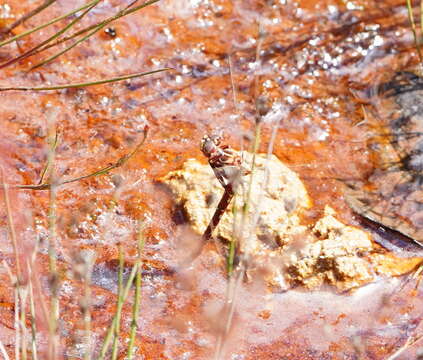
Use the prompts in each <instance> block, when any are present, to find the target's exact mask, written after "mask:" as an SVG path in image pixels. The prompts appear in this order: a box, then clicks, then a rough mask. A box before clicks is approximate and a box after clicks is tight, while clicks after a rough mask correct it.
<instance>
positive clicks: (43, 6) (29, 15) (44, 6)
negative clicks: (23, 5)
mask: <svg viewBox="0 0 423 360" xmlns="http://www.w3.org/2000/svg"><path fill="white" fill-rule="evenodd" d="M55 2H56V0H45V1H44V2H43V3H42V4H41V5H40V6H38V7H37V8H35V9H34V10H32V11H30V12H29V13H27V14H25V15H24V16H22V17H21V18H19V19H18V20H16V21H15V22H14V23H13V24H11V25H10V26H8V27H7V28H6V29H5V30H3V31H2V32H4V33H9V32H10V31H12V30H13V29H14V28H15V27H17V26H19V25H20V24H22V23H23V22H25V21H27V20H29V19H30V18H32V17H33V16H35V15H37V14H39V13H40V12H41V11H43V10H45V9H47V8H48V7H49V6H50V5H52V4H53V3H55Z"/></svg>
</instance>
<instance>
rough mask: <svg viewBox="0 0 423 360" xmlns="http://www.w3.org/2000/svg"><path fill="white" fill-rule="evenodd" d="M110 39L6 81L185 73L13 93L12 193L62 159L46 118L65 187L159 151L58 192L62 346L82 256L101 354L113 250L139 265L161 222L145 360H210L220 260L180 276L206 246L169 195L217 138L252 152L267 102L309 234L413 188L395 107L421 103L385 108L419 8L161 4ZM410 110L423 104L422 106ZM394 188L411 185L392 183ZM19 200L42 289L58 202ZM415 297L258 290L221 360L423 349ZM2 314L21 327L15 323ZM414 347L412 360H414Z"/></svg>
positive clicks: (374, 287)
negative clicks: (359, 195)
mask: <svg viewBox="0 0 423 360" xmlns="http://www.w3.org/2000/svg"><path fill="white" fill-rule="evenodd" d="M37 3H40V1H38V2H37ZM124 3H127V2H123V1H117V0H115V1H110V2H109V1H108V2H104V3H101V4H100V5H99V6H98V7H97V8H96V9H95V11H94V12H93V13H92V14H90V15H88V16H87V17H86V18H85V19H84V20H83V23H84V24H85V25H87V24H92V23H94V22H95V21H98V19H101V18H103V17H105V16H108V15H111V14H113V13H114V12H115V11H116V10H117V9H118V8H121V7H122V6H123V4H124ZM7 4H8V5H9V6H10V10H7V9H6V7H5V5H3V7H1V8H0V18H5V19H6V20H7V21H13V19H12V16H18V15H19V14H23V13H25V12H26V11H28V10H29V9H30V8H32V7H33V6H35V2H30V3H29V2H28V3H27V2H18V1H14V0H11V1H7ZM78 4H82V1H80V2H78ZM72 6H76V4H75V5H74V3H72V5H70V3H69V2H66V1H59V2H58V4H56V5H54V6H51V7H50V8H48V9H47V10H46V11H45V12H43V13H42V14H41V15H39V16H37V17H35V18H33V19H31V20H29V21H28V22H26V23H25V24H24V25H21V26H20V28H18V29H17V30H16V32H17V33H18V32H21V31H23V30H26V29H27V28H30V27H31V26H34V25H36V24H39V23H40V22H41V21H43V20H46V19H47V18H50V17H52V16H57V15H59V14H63V13H64V12H66V11H69V10H71V9H72ZM54 28H56V30H57V29H58V27H55V26H53V28H52V29H54ZM113 28H114V30H115V32H116V36H115V37H111V36H110V35H108V34H106V33H101V34H98V35H97V36H95V37H93V38H92V39H90V40H89V41H88V42H87V43H85V44H82V45H81V46H79V47H76V48H75V49H73V50H72V51H70V52H68V53H67V54H66V55H64V56H62V57H61V58H59V59H58V60H56V61H55V62H53V63H51V64H50V65H47V66H44V67H42V68H40V69H37V70H35V71H31V72H26V70H27V69H28V68H29V67H31V65H34V64H35V63H37V62H39V61H41V60H42V59H43V58H45V57H46V55H43V54H39V55H36V56H33V57H31V58H28V59H26V60H24V61H22V62H21V63H18V64H15V65H13V66H11V67H8V68H5V69H2V70H0V86H17V85H28V86H37V85H47V84H60V83H73V82H75V83H76V82H81V81H86V80H89V79H100V78H106V77H112V76H115V75H120V74H127V73H131V72H135V71H147V70H150V69H157V68H161V67H165V66H169V67H172V68H174V69H175V70H174V71H169V72H167V73H161V74H157V75H153V76H150V77H145V78H141V79H136V80H131V81H127V82H124V83H117V84H114V85H102V86H95V87H89V88H86V89H80V90H62V91H57V92H26V93H23V92H2V93H0V98H1V100H0V114H1V118H2V119H3V121H2V122H1V123H0V127H1V131H0V134H1V135H0V139H1V141H0V148H1V151H0V156H1V166H2V167H3V171H4V177H5V179H6V181H7V182H8V183H11V184H33V183H37V181H38V179H39V176H40V172H41V171H42V169H43V166H44V164H45V162H46V157H47V153H48V145H47V135H48V130H49V129H48V123H47V114H48V111H49V109H57V110H58V113H57V117H56V119H55V122H56V125H57V129H58V131H59V134H60V137H59V145H58V147H57V159H56V171H57V174H58V176H59V177H60V178H63V179H68V178H73V177H75V176H79V175H82V174H86V173H88V172H90V171H94V170H98V169H99V168H102V167H105V166H107V165H108V164H110V163H112V162H114V161H116V160H117V159H118V158H119V157H121V156H123V155H124V154H126V153H128V152H129V151H131V149H132V148H134V146H135V145H136V143H137V142H138V141H139V139H141V138H142V135H143V129H144V126H145V125H146V124H148V126H149V128H150V130H149V134H148V138H147V141H146V143H145V145H144V146H143V147H142V148H141V150H140V152H139V153H137V154H136V156H134V157H133V158H132V159H131V160H130V161H129V162H128V163H127V164H125V166H124V167H122V168H119V169H117V170H115V171H114V172H113V174H110V175H106V176H102V177H97V178H91V179H88V180H85V181H80V182H77V183H72V184H68V185H66V186H63V187H61V188H60V189H59V190H58V194H57V207H58V210H57V211H58V216H57V220H58V241H59V251H58V253H59V260H60V266H61V267H62V268H63V269H64V270H63V277H64V280H66V285H67V286H66V287H64V290H66V291H64V293H63V297H62V299H61V302H62V304H61V311H62V317H63V319H64V322H65V323H64V325H63V331H65V330H66V331H68V333H70V334H72V333H76V332H75V331H76V329H80V328H81V321H80V320H79V318H80V316H81V314H80V309H79V306H78V301H77V299H78V297H79V296H80V295H81V292H82V291H83V287H82V284H81V283H80V282H79V281H77V280H72V279H71V273H72V271H71V270H72V266H73V264H74V260H73V258H74V256H75V253H77V252H79V251H81V250H83V249H84V250H87V249H89V250H91V251H93V252H94V253H95V254H96V264H97V265H96V267H95V269H96V272H95V276H94V278H93V282H94V284H93V286H92V291H93V302H94V308H93V329H94V333H95V335H96V336H95V339H96V344H99V343H100V336H101V335H102V334H104V331H105V327H106V326H107V324H108V323H109V321H110V318H111V316H112V313H113V309H114V304H115V301H116V294H115V291H116V283H115V282H113V279H112V277H113V273H114V274H116V269H117V268H116V261H117V257H118V250H117V246H118V244H119V243H121V244H122V246H123V248H124V250H125V255H126V258H127V260H126V261H127V264H126V265H127V267H129V266H130V265H131V264H133V262H134V261H135V258H136V226H137V225H136V223H137V220H138V219H139V218H142V219H143V218H148V219H149V225H148V226H147V230H146V247H145V252H144V255H143V258H144V260H145V265H144V282H143V288H142V305H141V317H140V324H141V330H140V336H139V338H138V339H137V346H138V348H139V349H138V351H139V353H138V355H137V356H138V357H137V358H139V359H142V358H143V357H142V356H144V358H146V359H159V358H163V359H209V358H210V357H211V354H212V353H213V351H214V346H215V342H216V334H218V333H219V331H220V330H221V327H222V324H221V322H222V318H223V317H222V316H221V314H220V313H219V311H220V310H221V307H222V304H223V301H224V298H225V291H226V285H227V277H226V274H225V270H224V266H225V264H224V259H223V258H222V257H221V256H220V255H219V254H218V253H216V251H215V249H214V248H213V246H212V245H211V244H210V246H207V247H206V249H205V251H204V252H203V254H202V255H201V256H200V257H199V258H198V259H197V260H196V261H195V262H194V263H193V264H192V267H191V268H189V269H186V270H184V271H179V272H176V273H175V272H174V269H175V267H176V266H177V264H178V263H179V261H180V260H181V259H183V258H184V255H185V254H184V253H185V252H186V250H185V249H186V247H190V246H193V244H194V243H195V242H197V241H198V240H199V237H198V236H197V235H195V234H194V233H193V232H192V231H191V230H190V229H189V228H188V226H187V225H186V224H180V221H178V219H177V216H175V211H174V203H173V200H172V198H171V196H170V193H169V192H168V191H167V190H166V189H164V188H163V187H162V186H161V185H159V184H158V183H157V179H158V178H160V177H161V176H163V175H165V174H166V173H168V172H169V171H171V170H175V169H178V168H180V167H181V164H182V163H183V162H184V161H185V160H186V159H188V158H191V157H195V158H198V159H200V160H202V161H204V162H205V159H204V158H203V156H202V155H201V153H200V150H199V141H200V139H201V137H202V136H203V135H204V134H205V133H208V132H211V131H215V130H219V129H223V130H224V131H225V132H226V133H227V135H228V138H229V143H230V144H231V145H232V146H233V147H234V148H236V149H240V148H241V147H246V146H248V139H251V137H252V135H253V123H254V116H255V99H256V98H257V97H258V96H262V97H264V98H265V99H266V100H267V102H268V104H269V106H270V111H269V112H268V114H267V115H266V116H265V117H264V128H263V136H262V142H261V151H266V149H267V145H268V144H269V141H270V138H271V135H272V131H274V129H275V127H276V126H277V130H276V131H277V132H276V138H275V143H274V153H275V154H276V155H277V156H278V157H279V158H280V159H281V160H282V161H284V162H285V163H286V164H288V165H289V166H290V167H291V168H292V169H293V170H295V171H296V172H298V173H299V175H300V176H301V178H302V180H303V181H304V182H305V184H306V186H307V189H308V191H309V193H310V195H311V197H312V199H313V203H314V207H313V209H312V210H311V211H310V212H309V214H308V218H307V219H304V222H305V223H307V221H310V222H311V221H312V220H313V219H314V220H315V219H316V218H318V217H320V216H321V213H322V210H323V207H324V206H325V205H326V204H330V205H331V206H332V207H334V208H335V209H337V211H338V212H339V213H340V214H341V217H342V220H343V221H345V222H346V223H350V224H356V225H357V224H358V222H357V221H356V219H355V218H354V216H353V214H352V212H351V211H350V209H349V206H348V204H347V203H346V201H345V199H344V197H343V191H344V190H343V184H344V182H348V183H349V184H353V185H354V186H359V187H360V188H367V189H370V190H372V189H374V188H375V187H376V188H377V189H378V191H377V194H379V195H380V194H382V195H383V196H385V195H387V197H388V199H391V198H392V197H393V196H392V195H390V194H392V191H393V190H392V186H394V185H397V184H398V183H404V181H403V179H404V176H407V174H406V175H404V174H402V173H400V174H399V175H398V171H390V170H392V166H388V167H387V166H386V163H387V159H392V157H395V154H393V153H392V149H393V148H394V149H398V148H399V149H400V151H401V153H404V152H405V153H410V152H412V151H413V149H414V147H413V146H417V144H419V142H418V141H421V140H418V139H419V138H418V137H415V138H414V140H413V142H404V141H403V139H402V138H401V142H400V143H398V144H397V143H395V145H396V147H392V146H391V143H392V141H389V139H392V134H395V132H396V131H397V132H400V133H404V132H406V131H411V130H410V129H409V128H407V129H405V128H404V127H402V128H401V127H399V128H398V126H397V127H393V125H392V124H393V123H392V121H394V120H395V119H398V112H401V111H404V110H401V109H398V102H399V106H400V107H401V104H406V100H407V99H410V98H404V97H403V98H402V99H403V102H402V103H401V102H400V100H401V99H399V98H398V96H396V97H395V96H394V97H392V96H391V97H389V96H386V95H384V94H382V93H381V92H379V91H378V89H379V84H386V83H388V82H389V81H392V79H393V78H394V77H395V76H396V74H397V73H398V72H399V71H405V70H412V69H415V67H416V65H417V61H418V58H417V56H416V53H415V49H414V45H413V39H412V33H411V31H410V27H409V24H408V19H407V12H406V7H405V4H404V2H400V1H394V0H386V1H335V0H334V1H326V0H325V1H314V0H313V1H311V0H307V1H297V2H285V1H283V0H280V1H268V2H260V1H233V2H229V1H226V0H215V1H208V0H207V1H193V0H184V1H178V2H177V3H176V2H175V1H172V0H162V1H161V2H159V3H158V4H156V5H153V6H151V7H147V8H145V9H143V10H141V11H140V12H139V13H137V14H134V15H130V16H128V17H125V18H123V19H121V20H119V21H117V22H116V23H115V24H114V25H113ZM52 29H50V28H49V29H46V30H43V32H42V33H41V34H39V35H38V36H31V37H29V38H26V39H25V40H22V41H20V42H19V46H17V45H15V44H11V45H10V46H7V47H4V48H2V49H0V59H2V61H7V60H9V59H10V58H11V57H12V56H16V55H18V54H19V52H20V51H23V50H24V49H29V48H30V47H31V46H34V45H35V44H37V42H38V41H39V39H40V38H41V39H44V38H45V37H47V36H48V34H51V33H52ZM259 29H261V30H260V31H259ZM257 49H259V50H257ZM48 53H49V54H53V50H49V51H48ZM228 54H230V59H231V68H230V67H229V61H228ZM257 54H258V55H257ZM230 70H231V72H232V78H233V86H232V81H231V76H230ZM233 88H234V89H235V93H234V92H233ZM408 94H409V93H408ZM413 94H417V95H416V96H415V98H416V99H417V100H415V101H417V103H418V104H420V102H419V96H418V95H419V94H420V93H417V92H413ZM401 96H402V95H401ZM404 99H405V100H404ZM234 100H235V102H234ZM402 106H403V107H404V105H402ZM410 107H412V106H411V105H409V104H408V103H407V104H406V105H405V108H410ZM413 119H416V117H414V118H413ZM413 121H414V122H413V124H417V125H413V126H417V128H416V129H417V130H416V129H414V128H413V129H412V131H421V126H420V125H421V119H420V118H418V119H417V120H413ZM419 124H420V125H419ZM419 126H420V127H419ZM381 134H388V135H389V136H387V137H386V136H385V137H383V136H381ZM387 138H388V140H386V139H387ZM413 144H414V145H413ZM410 147H411V148H410ZM416 159H417V158H416ZM416 161H417V160H416ZM416 171H417V174H419V173H420V174H421V169H417V170H416ZM392 174H394V175H392ZM117 176H118V177H117ZM392 176H397V177H398V176H399V179H397V178H395V179H391V180H389V181H388V180H387V179H390V177H392ZM418 176H420V175H418ZM418 176H417V178H419V177H418ZM413 179H414V180H415V179H416V177H414V178H413ZM340 180H341V181H340ZM414 180H413V181H414ZM406 181H407V182H409V181H408V180H406ZM413 181H412V184H415V182H413ZM381 184H382V185H381ZM384 184H385V185H386V187H387V189H386V190H385V189H383V188H382V186H383V185H384ZM390 185H391V187H390ZM11 195H12V196H13V201H12V208H11V211H12V213H13V214H14V218H15V223H16V228H17V233H18V238H19V241H20V244H21V245H20V248H21V250H22V251H24V252H26V251H27V249H31V246H32V244H33V243H34V241H35V240H37V239H39V240H40V241H41V245H40V254H39V255H38V261H37V262H38V266H37V271H38V273H39V274H40V277H43V278H44V277H46V275H47V267H46V264H47V260H46V255H45V252H46V245H45V239H46V236H47V234H48V231H47V211H48V193H47V192H44V191H28V190H25V191H23V190H21V191H14V192H13V193H12V194H11ZM2 196H3V195H2ZM383 196H382V197H383ZM405 196H413V199H412V201H413V204H415V203H417V204H418V206H420V205H419V204H421V202H422V195H421V191H420V189H419V187H418V185H416V186H415V185H413V186H412V187H411V192H410V191H409V192H408V193H407V195H404V193H399V194H398V196H397V197H396V199H395V201H396V204H397V203H398V202H399V203H400V204H401V203H407V204H409V202H408V201H405V200H404V199H405ZM406 200H407V199H406ZM413 206H415V205H413ZM390 211H391V212H392V211H393V212H394V214H393V216H396V215H395V214H396V213H395V212H398V211H400V213H401V216H402V217H403V221H405V222H407V223H409V224H411V226H413V227H414V229H416V228H417V231H419V229H420V230H421V225H422V224H421V221H420V220H421V217H420V215H418V214H417V212H418V211H417V210H416V208H415V207H411V208H410V207H406V208H404V207H400V210H398V209H397V208H393V209H392V208H390ZM419 211H420V212H421V209H420V210H419ZM0 224H1V232H0V236H1V238H2V240H3V241H1V247H0V249H1V256H2V258H4V259H7V261H9V262H10V263H11V264H13V260H12V259H13V253H12V246H11V245H10V240H9V239H8V237H7V225H6V217H5V210H4V208H3V210H2V214H1V223H0ZM103 267H108V268H104V269H103ZM66 270H67V271H66ZM102 276H103V277H104V278H102ZM116 276H117V275H116ZM99 277H100V278H99ZM403 280H404V278H393V279H388V278H380V279H379V280H378V281H377V282H375V283H373V284H370V285H368V286H365V287H363V288H361V289H359V290H357V291H356V292H354V293H352V294H336V293H334V291H333V289H331V288H327V289H321V290H320V291H312V292H309V291H301V290H299V289H296V290H292V291H288V292H286V293H282V294H276V293H271V292H269V291H268V290H267V289H266V288H265V287H264V285H263V284H262V283H261V280H259V279H258V280H255V281H253V282H252V283H242V285H241V286H240V288H239V289H238V292H237V296H236V299H237V304H236V311H235V315H234V321H233V325H232V327H231V330H230V332H229V334H228V335H227V337H225V346H224V349H225V355H223V358H224V359H253V358H260V359H273V358H289V359H338V358H339V359H357V358H361V359H386V358H387V357H388V355H389V354H392V353H393V352H394V351H395V350H396V349H397V348H399V347H400V346H402V345H403V344H404V343H405V341H406V339H407V338H408V337H410V336H413V335H415V334H419V333H420V332H419V324H420V320H421V312H420V310H419V309H421V307H422V304H421V292H420V290H418V291H415V290H414V286H415V285H416V283H415V281H414V280H411V281H410V282H409V283H408V284H407V285H405V286H404V287H402V286H401V284H402V281H403ZM7 284H8V280H7V276H6V275H5V281H4V282H2V286H1V294H2V295H3V296H4V300H3V301H4V302H5V303H7V304H11V303H12V302H13V298H12V293H11V288H10V287H9V286H8V285H7ZM69 284H70V285H69ZM2 311H5V312H6V313H7V314H9V315H10V313H11V312H12V309H11V308H10V307H6V306H5V307H4V308H2ZM130 314H131V309H130V306H126V307H125V308H124V316H123V318H124V320H123V329H122V331H123V333H124V335H122V339H123V338H125V337H127V336H128V331H129V322H130ZM0 326H1V331H0V339H2V341H3V343H4V344H5V345H6V347H7V349H8V350H9V349H10V350H11V349H12V348H13V334H11V333H10V328H13V317H12V316H10V318H8V317H7V316H5V322H4V323H1V324H0ZM78 341H79V340H78V338H77V337H73V336H63V337H62V343H63V346H64V347H66V348H67V350H66V351H67V352H68V353H74V352H73V350H72V349H74V348H76V349H78V346H79V345H78V344H79V343H78ZM418 346H419V345H418V343H417V344H416V345H414V346H411V347H410V349H409V350H408V352H404V353H403V354H402V355H401V356H402V357H400V358H404V359H410V358H413V356H414V354H415V352H416V349H417V348H418ZM75 351H76V350H75ZM11 352H12V351H10V353H11ZM141 354H143V355H141Z"/></svg>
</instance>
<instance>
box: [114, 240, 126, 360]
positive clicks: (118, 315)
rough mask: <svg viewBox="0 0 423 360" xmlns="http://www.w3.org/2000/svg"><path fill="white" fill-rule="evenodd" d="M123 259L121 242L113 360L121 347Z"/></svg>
mask: <svg viewBox="0 0 423 360" xmlns="http://www.w3.org/2000/svg"><path fill="white" fill-rule="evenodd" d="M123 261H124V259H123V251H122V245H121V244H119V273H118V302H117V310H116V324H115V328H114V332H113V344H112V360H116V358H117V355H118V349H119V335H120V319H121V314H122V306H123V297H122V292H123Z"/></svg>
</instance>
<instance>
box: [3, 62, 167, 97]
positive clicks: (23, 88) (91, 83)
mask: <svg viewBox="0 0 423 360" xmlns="http://www.w3.org/2000/svg"><path fill="white" fill-rule="evenodd" d="M167 70H172V69H171V68H163V69H158V70H152V71H147V72H140V73H135V74H129V75H124V76H118V77H115V78H111V79H106V80H95V81H89V82H84V83H77V84H66V85H53V86H40V87H31V86H15V87H0V92H1V91H52V90H63V89H77V88H83V87H87V86H94V85H101V84H108V83H113V82H117V81H123V80H128V79H133V78H136V77H141V76H146V75H151V74H156V73H159V72H162V71H167Z"/></svg>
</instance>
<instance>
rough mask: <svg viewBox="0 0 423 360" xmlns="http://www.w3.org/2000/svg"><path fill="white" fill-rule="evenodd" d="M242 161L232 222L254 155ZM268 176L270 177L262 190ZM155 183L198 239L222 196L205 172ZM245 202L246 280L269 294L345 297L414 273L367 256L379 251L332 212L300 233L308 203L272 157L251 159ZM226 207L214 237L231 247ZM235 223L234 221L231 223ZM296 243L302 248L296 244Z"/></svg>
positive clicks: (194, 170) (202, 167)
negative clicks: (256, 281) (257, 277)
mask: <svg viewBox="0 0 423 360" xmlns="http://www.w3.org/2000/svg"><path fill="white" fill-rule="evenodd" d="M241 155H242V157H243V167H244V170H245V171H244V172H245V174H244V175H243V176H242V179H241V185H240V187H239V188H238V189H237V194H236V199H234V200H235V203H236V210H237V213H238V215H240V214H241V208H242V205H243V199H244V194H246V193H247V192H248V184H249V182H250V171H249V170H251V162H252V154H250V153H248V152H243V153H241ZM266 164H267V167H268V172H267V171H266ZM267 174H269V175H270V176H269V179H268V184H267V186H265V185H266V177H267ZM160 180H161V181H162V182H163V183H165V184H167V185H168V186H169V188H170V189H171V190H172V192H173V194H174V195H175V198H176V202H177V203H178V204H179V205H180V206H182V207H183V209H184V211H185V213H186V215H187V218H188V221H189V222H190V224H191V226H192V228H193V229H194V230H195V231H196V232H197V233H199V234H203V232H204V231H205V229H206V227H207V225H208V224H209V221H210V219H211V218H212V216H213V214H214V212H215V210H216V206H217V204H218V202H219V200H220V198H221V197H222V194H223V188H222V186H221V185H220V183H219V182H218V180H217V179H216V177H215V175H214V173H213V171H212V169H211V168H210V166H209V165H208V164H202V163H200V162H199V161H197V160H194V159H190V160H188V161H186V162H185V164H184V165H183V167H182V169H180V170H177V171H173V172H171V173H169V174H168V175H166V176H165V177H163V178H162V179H160ZM263 189H264V190H265V191H262V190H263ZM251 195H252V196H251V203H250V207H249V213H248V216H247V217H246V218H247V221H246V224H244V230H245V232H244V234H247V235H248V236H246V237H245V239H248V240H249V241H247V243H248V245H247V246H246V245H245V244H244V245H243V246H242V247H241V251H244V252H245V251H248V252H249V253H250V254H251V255H252V256H251V263H250V264H249V269H248V272H247V277H248V278H253V276H254V274H257V273H260V274H262V275H263V278H264V279H265V281H266V283H267V284H268V286H269V287H270V288H273V289H277V290H286V289H288V288H289V287H290V286H291V285H292V284H300V285H303V286H305V287H308V288H316V287H319V286H321V285H322V284H325V283H327V284H331V285H334V286H335V287H337V288H338V289H339V290H342V291H343V290H349V289H354V288H356V287H358V286H361V285H364V284H366V283H369V282H371V281H373V279H374V277H375V276H377V275H384V274H386V275H387V276H391V275H392V274H395V275H400V274H404V273H406V272H407V271H410V270H412V269H413V267H412V266H415V262H413V263H411V262H410V261H408V263H407V264H405V265H404V264H403V263H404V261H402V260H401V259H398V258H396V259H395V261H394V260H392V259H391V257H392V256H391V257H389V255H388V254H386V255H385V254H380V253H379V254H377V253H375V252H374V251H372V250H374V248H375V247H377V246H378V245H375V244H374V243H373V242H372V241H371V239H370V235H369V234H368V233H367V232H365V231H363V230H360V229H358V228H356V227H353V226H348V225H345V224H343V223H342V222H340V221H339V220H338V219H337V218H336V212H335V210H333V209H332V208H331V207H329V206H326V208H325V213H324V216H323V217H322V218H321V219H319V220H318V221H317V222H316V223H315V224H314V225H311V226H310V227H306V226H303V225H302V224H301V222H300V219H301V215H302V212H303V211H304V210H305V209H307V208H309V207H310V206H311V200H310V198H309V196H308V194H307V191H306V189H305V187H304V185H303V184H302V182H301V180H300V179H299V177H298V176H297V175H296V174H295V173H294V172H293V171H291V170H290V169H289V168H288V167H286V166H285V165H284V164H283V163H282V162H280V161H279V159H277V158H276V156H273V155H272V156H271V157H270V160H269V162H268V163H267V161H266V155H264V154H259V155H257V157H256V169H255V170H254V177H253V182H252V188H251ZM234 200H232V204H233V203H234ZM232 204H231V206H230V209H228V210H227V211H226V212H225V214H224V215H223V217H222V220H221V222H220V224H219V226H218V227H217V229H216V230H215V232H214V234H215V235H217V236H220V237H221V238H224V239H226V240H228V241H231V240H232V238H233V233H234V216H233V213H232ZM259 205H260V206H259ZM257 209H258V211H259V213H258V215H259V216H258V217H257V218H256V219H257V227H256V229H255V231H252V229H250V228H249V226H250V225H249V224H250V223H251V222H253V221H252V220H251V219H254V217H255V215H256V211H257ZM240 222H241V220H240V217H239V218H238V217H237V219H236V221H235V223H236V224H239V223H240ZM252 233H253V234H254V235H253V236H251V234H252ZM297 240H300V242H301V243H302V245H301V246H298V244H296V242H297ZM384 259H388V260H389V263H390V266H389V269H388V270H387V269H386V266H385V267H383V264H385V263H386V261H385V260H384ZM413 264H414V265H413ZM397 270H398V271H397Z"/></svg>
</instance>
